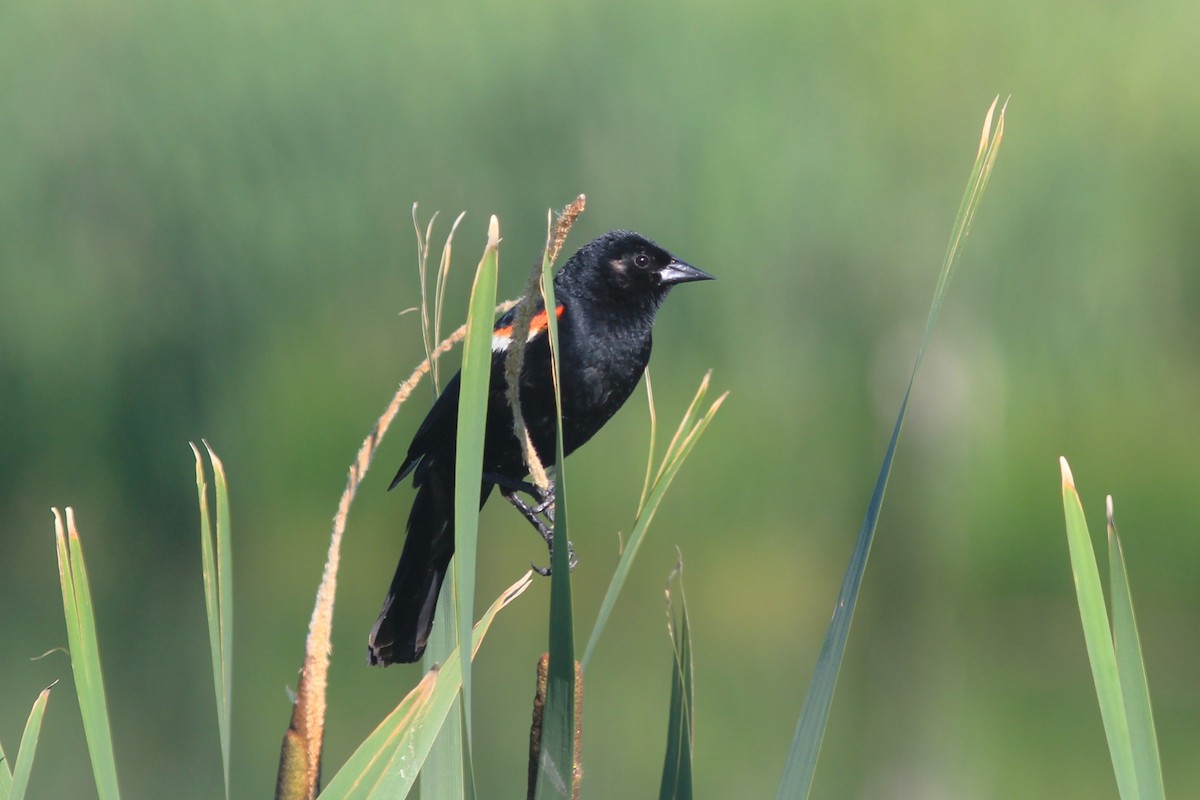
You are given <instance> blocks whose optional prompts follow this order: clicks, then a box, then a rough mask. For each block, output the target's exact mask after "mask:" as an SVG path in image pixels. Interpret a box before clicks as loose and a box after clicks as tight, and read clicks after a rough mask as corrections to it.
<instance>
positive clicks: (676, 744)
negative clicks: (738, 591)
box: [658, 559, 695, 800]
mask: <svg viewBox="0 0 1200 800" xmlns="http://www.w3.org/2000/svg"><path fill="white" fill-rule="evenodd" d="M672 577H673V578H674V577H678V578H679V614H678V616H677V615H676V613H675V609H674V604H673V603H672V595H671V586H670V580H668V583H667V633H668V634H669V635H670V636H671V646H672V651H673V653H674V661H673V664H672V667H673V668H672V671H671V709H670V716H669V718H668V722H667V752H666V755H665V756H664V758H663V775H662V783H661V784H660V786H659V790H658V796H659V800H691V797H692V741H693V739H694V735H695V732H694V730H693V725H694V721H693V720H694V717H693V714H692V709H693V708H694V706H695V694H694V690H693V688H692V632H691V628H690V626H689V624H688V612H687V596H686V595H685V594H684V591H683V561H682V559H680V562H679V564H678V565H677V566H676V567H675V570H674V571H673V572H672Z"/></svg>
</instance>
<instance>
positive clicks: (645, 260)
mask: <svg viewBox="0 0 1200 800" xmlns="http://www.w3.org/2000/svg"><path fill="white" fill-rule="evenodd" d="M633 265H634V266H635V267H638V268H639V269H645V268H646V267H648V266H650V256H648V255H646V254H645V253H638V254H637V255H636V256H634V257H633Z"/></svg>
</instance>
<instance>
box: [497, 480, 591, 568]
mask: <svg viewBox="0 0 1200 800" xmlns="http://www.w3.org/2000/svg"><path fill="white" fill-rule="evenodd" d="M483 477H484V479H486V480H490V481H492V482H493V483H495V484H496V485H497V486H499V487H500V494H501V495H503V496H504V499H505V500H507V501H508V502H510V503H512V505H513V507H514V508H516V509H517V511H519V512H521V516H523V517H525V519H526V520H528V521H529V524H530V525H532V526H533V527H534V529H535V530H536V531H537V532H538V534H539V535H540V536H541V537H542V541H544V542H545V543H546V549H547V550H548V551H549V554H550V560H551V562H553V561H554V484H553V483H551V484H550V486H548V487H547V488H546V489H542V488H541V487H540V486H537V485H535V484H532V483H526V482H525V481H513V480H509V479H507V478H502V477H500V476H494V475H484V476H483ZM521 493H524V494H527V495H529V496H530V497H531V498H532V499H533V501H534V502H533V503H532V504H530V503H527V502H525V500H524V499H523V498H522V497H521ZM567 563H568V564H569V568H570V569H571V571H572V572H573V571H574V570H575V567H576V565H577V564H578V563H579V559H578V558H576V556H575V545H574V544H572V543H571V542H570V540H568V541H567ZM530 566H531V567H533V570H534V571H535V572H537V574H539V575H541V576H543V577H545V576H548V575H550V573H551V568H550V567H539V566H538V565H537V564H530Z"/></svg>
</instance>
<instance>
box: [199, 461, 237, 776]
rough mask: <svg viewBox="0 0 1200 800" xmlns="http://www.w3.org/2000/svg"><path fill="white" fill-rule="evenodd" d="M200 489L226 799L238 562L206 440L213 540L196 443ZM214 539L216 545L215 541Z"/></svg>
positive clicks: (224, 495) (217, 464)
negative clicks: (234, 558)
mask: <svg viewBox="0 0 1200 800" xmlns="http://www.w3.org/2000/svg"><path fill="white" fill-rule="evenodd" d="M188 444H189V445H190V446H191V448H192V453H193V455H194V456H195V458H196V493H197V494H198V496H199V501H200V562H201V565H202V570H203V578H204V610H205V612H206V614H207V616H208V646H209V652H210V654H211V656H212V669H213V690H214V692H215V694H216V699H217V728H218V731H219V733H220V738H221V766H222V768H223V770H224V776H225V797H226V798H228V797H229V763H230V713H231V709H232V686H231V679H232V675H233V653H232V649H233V585H232V578H233V565H232V556H231V546H230V530H229V487H228V483H227V481H226V479H225V470H224V467H223V466H222V464H221V460H220V459H219V458H217V455H216V453H214V452H213V450H212V448H211V447H209V444H208V442H204V448H205V450H206V451H207V452H208V458H209V462H210V463H211V464H212V468H213V479H214V481H215V483H216V495H217V500H216V509H217V534H216V538H215V540H214V537H213V532H212V523H211V518H210V516H209V508H208V485H207V483H206V482H205V477H204V461H203V459H202V458H201V455H200V450H199V448H197V447H196V445H195V444H193V443H191V442H189V443H188ZM214 541H215V544H214Z"/></svg>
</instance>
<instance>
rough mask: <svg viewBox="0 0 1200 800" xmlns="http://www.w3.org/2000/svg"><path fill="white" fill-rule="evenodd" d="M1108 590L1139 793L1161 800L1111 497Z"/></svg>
mask: <svg viewBox="0 0 1200 800" xmlns="http://www.w3.org/2000/svg"><path fill="white" fill-rule="evenodd" d="M1107 512H1108V513H1107V517H1108V526H1107V527H1108V566H1109V588H1110V591H1111V592H1112V615H1113V642H1114V648H1115V650H1116V656H1117V673H1118V675H1119V676H1120V679H1121V694H1122V696H1123V698H1124V700H1125V716H1126V719H1127V720H1128V723H1129V735H1130V737H1131V746H1132V750H1133V761H1134V767H1135V769H1136V770H1137V782H1138V791H1139V792H1140V796H1141V798H1142V800H1162V798H1164V797H1165V796H1166V789H1165V788H1164V787H1163V777H1162V762H1161V761H1160V759H1159V755H1158V735H1157V734H1156V733H1155V732H1154V712H1153V710H1152V709H1151V707H1150V683H1149V681H1148V680H1147V679H1146V665H1145V663H1144V662H1143V660H1142V642H1141V638H1140V637H1139V636H1138V630H1137V621H1136V620H1135V618H1134V614H1133V595H1132V593H1131V592H1130V590H1129V578H1128V576H1127V574H1126V572H1125V553H1124V552H1123V551H1122V549H1121V537H1120V536H1118V535H1117V523H1116V521H1115V520H1114V519H1113V503H1112V497H1111V496H1110V497H1108V499H1107Z"/></svg>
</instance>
